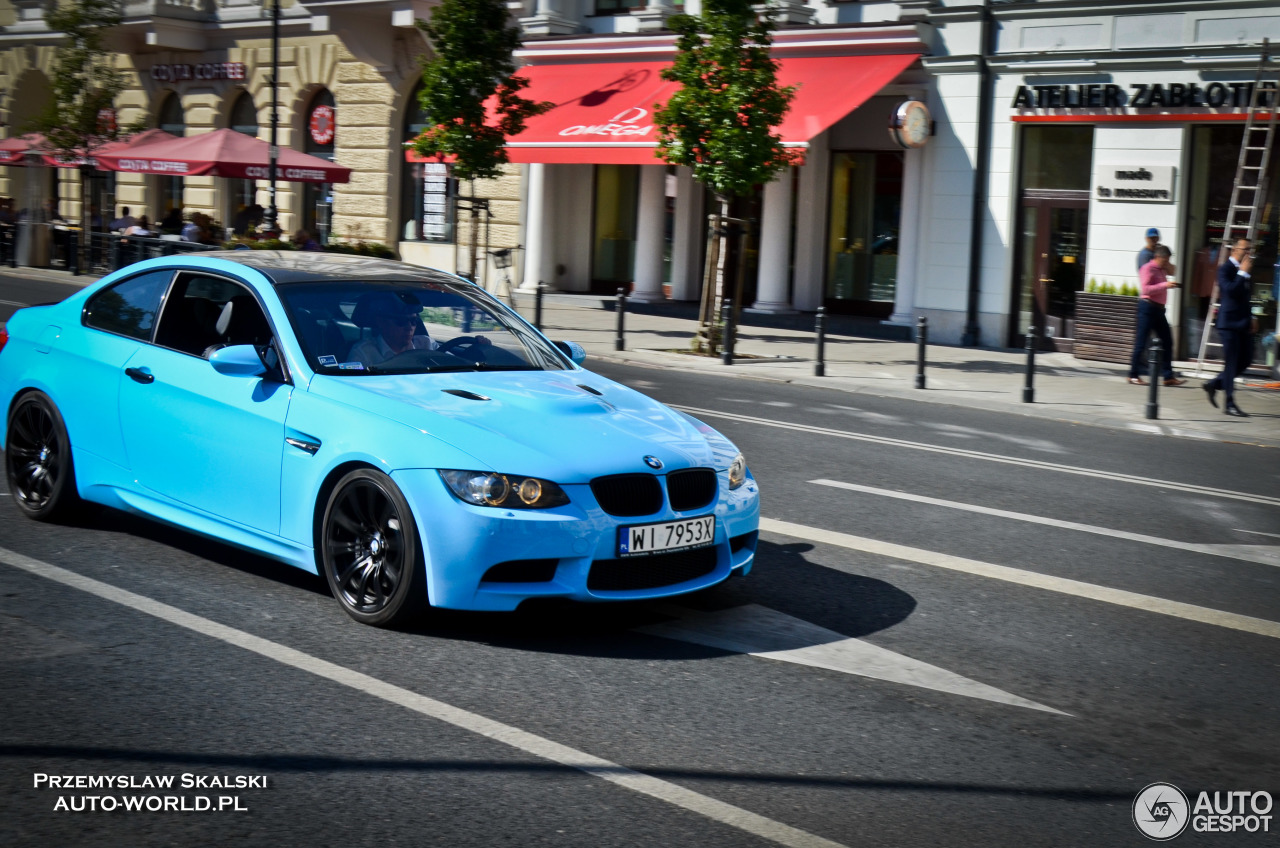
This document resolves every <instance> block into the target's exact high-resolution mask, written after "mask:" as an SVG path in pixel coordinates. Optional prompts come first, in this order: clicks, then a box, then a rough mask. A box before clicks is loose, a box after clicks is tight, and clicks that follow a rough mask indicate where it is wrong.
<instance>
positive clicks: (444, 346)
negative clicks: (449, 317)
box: [436, 336, 487, 359]
mask: <svg viewBox="0 0 1280 848" xmlns="http://www.w3.org/2000/svg"><path fill="white" fill-rule="evenodd" d="M482 347H487V345H485V344H484V342H482V341H481V340H480V337H479V336H458V337H457V338H453V339H449V341H447V342H443V343H441V345H440V347H438V348H436V349H437V350H438V351H440V352H441V353H451V354H453V355H454V356H461V355H463V354H466V355H468V356H479V357H480V359H484V356H483V354H480V352H479V351H480V348H482ZM459 351H462V353H459Z"/></svg>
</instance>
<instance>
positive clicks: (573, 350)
mask: <svg viewBox="0 0 1280 848" xmlns="http://www.w3.org/2000/svg"><path fill="white" fill-rule="evenodd" d="M555 346H556V347H558V348H560V352H561V353H563V354H564V355H565V356H567V357H569V358H570V359H571V360H573V364H574V365H581V364H582V363H583V362H585V361H586V359H587V352H586V350H584V349H583V347H582V345H580V344H578V343H577V342H556V343H555Z"/></svg>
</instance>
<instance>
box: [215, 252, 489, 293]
mask: <svg viewBox="0 0 1280 848" xmlns="http://www.w3.org/2000/svg"><path fill="white" fill-rule="evenodd" d="M192 255H193V256H198V257H200V258H201V259H221V260H225V261H227V262H235V263H238V264H240V265H244V266H245V267H247V268H253V269H254V270H256V271H260V272H262V274H263V276H265V277H266V278H267V279H269V280H270V281H271V282H272V283H273V284H275V285H280V284H282V283H309V282H320V281H324V280H368V281H370V282H374V281H379V280H383V281H387V282H423V283H458V282H464V281H463V280H461V278H459V277H456V276H454V275H453V274H448V273H446V272H444V271H437V270H436V269H435V268H424V267H422V266H421V265H410V264H408V263H406V262H395V261H392V260H390V259H372V258H370V257H367V256H351V255H350V254H344V253H321V252H319V251H307V250H211V251H208V252H204V253H196V254H192Z"/></svg>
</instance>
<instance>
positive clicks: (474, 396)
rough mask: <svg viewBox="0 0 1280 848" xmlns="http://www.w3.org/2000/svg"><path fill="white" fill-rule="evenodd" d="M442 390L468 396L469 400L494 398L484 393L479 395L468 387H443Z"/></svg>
mask: <svg viewBox="0 0 1280 848" xmlns="http://www.w3.org/2000/svg"><path fill="white" fill-rule="evenodd" d="M440 391H442V392H444V393H445V394H447V395H457V396H458V397H460V398H466V399H467V400H493V398H487V397H485V396H484V395H478V394H476V393H475V392H469V391H467V390H466V389H441V390H440Z"/></svg>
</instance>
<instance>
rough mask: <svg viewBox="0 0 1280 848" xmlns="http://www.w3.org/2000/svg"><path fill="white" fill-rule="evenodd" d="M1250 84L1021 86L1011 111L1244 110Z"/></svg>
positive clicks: (1174, 83) (1250, 92) (1250, 93)
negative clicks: (1205, 108) (1207, 108)
mask: <svg viewBox="0 0 1280 848" xmlns="http://www.w3.org/2000/svg"><path fill="white" fill-rule="evenodd" d="M1252 94H1253V83H1248V82H1211V83H1208V84H1205V85H1201V84H1200V83H1197V82H1188V83H1182V82H1171V83H1158V82H1157V83H1141V82H1140V83H1135V84H1133V85H1131V86H1129V90H1128V91H1125V89H1124V88H1123V87H1121V86H1119V85H1116V84H1114V83H1087V84H1083V85H1020V86H1018V90H1017V91H1015V92H1014V94H1013V104H1012V106H1011V108H1013V109H1125V108H1129V109H1162V108H1173V109H1180V108H1181V109H1186V108H1203V107H1206V106H1207V107H1209V108H1211V109H1221V108H1227V109H1235V108H1240V109H1243V108H1245V107H1246V106H1248V105H1249V98H1250V97H1251V95H1252Z"/></svg>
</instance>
